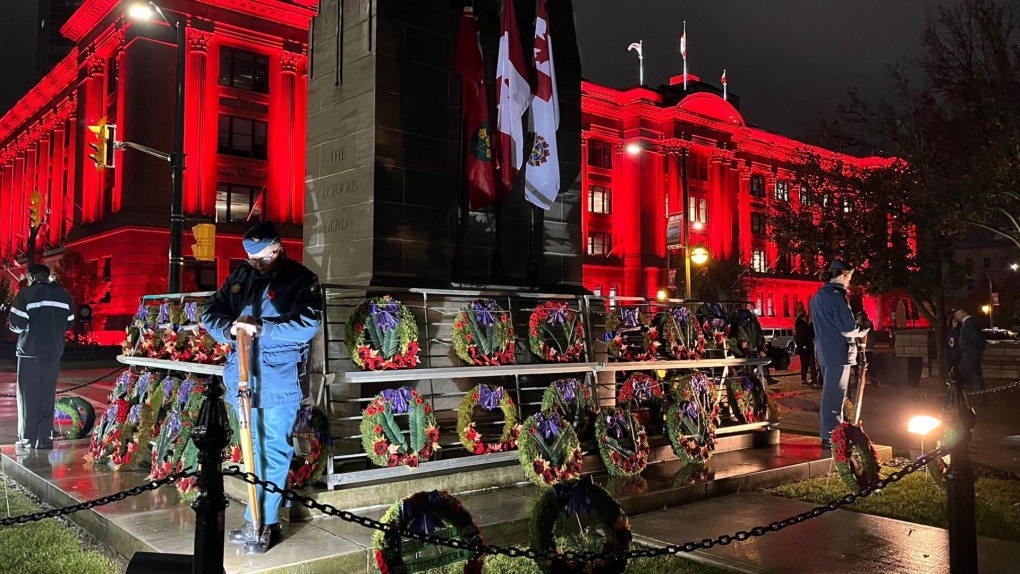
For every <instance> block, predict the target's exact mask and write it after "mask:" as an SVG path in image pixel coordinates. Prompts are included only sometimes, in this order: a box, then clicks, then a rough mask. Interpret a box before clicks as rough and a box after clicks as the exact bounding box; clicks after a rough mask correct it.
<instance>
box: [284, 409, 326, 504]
mask: <svg viewBox="0 0 1020 574" xmlns="http://www.w3.org/2000/svg"><path fill="white" fill-rule="evenodd" d="M292 436H293V437H294V440H295V441H296V442H297V446H298V448H297V449H295V450H294V457H293V458H292V459H291V463H290V472H288V473H287V488H301V487H304V486H308V485H311V484H315V483H316V482H317V481H318V480H319V479H320V478H322V473H324V472H326V462H327V461H328V460H329V457H330V456H332V455H333V437H331V436H330V434H329V418H328V417H326V413H324V412H322V411H321V410H319V409H318V408H316V407H313V406H312V405H308V406H305V407H302V408H301V410H299V411H298V416H297V420H295V421H294V432H293V433H292Z"/></svg>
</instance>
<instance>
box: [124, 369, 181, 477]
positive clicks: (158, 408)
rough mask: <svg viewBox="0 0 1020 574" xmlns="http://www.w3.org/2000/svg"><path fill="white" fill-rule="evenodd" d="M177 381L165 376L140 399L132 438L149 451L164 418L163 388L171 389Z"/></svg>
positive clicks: (164, 394)
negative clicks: (136, 423)
mask: <svg viewBox="0 0 1020 574" xmlns="http://www.w3.org/2000/svg"><path fill="white" fill-rule="evenodd" d="M177 382H178V381H177V380H175V379H174V378H173V377H171V376H169V375H168V376H166V377H165V378H164V379H163V380H162V381H160V382H159V383H156V384H155V385H152V386H151V390H150V392H148V393H147V395H146V397H145V399H144V400H143V401H142V411H141V413H140V415H139V417H138V419H139V420H138V427H137V428H136V429H135V436H134V439H133V440H134V442H135V443H136V444H137V445H138V447H139V448H140V447H144V448H145V449H147V450H149V451H150V452H151V450H152V448H153V447H152V439H153V437H158V436H159V433H160V430H161V427H162V422H163V421H164V420H165V419H166V409H165V408H164V404H163V401H164V398H165V396H166V393H165V390H166V389H167V388H170V389H171V390H172V389H173V386H174V385H175V384H177ZM150 462H151V460H150Z"/></svg>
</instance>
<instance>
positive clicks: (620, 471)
mask: <svg viewBox="0 0 1020 574" xmlns="http://www.w3.org/2000/svg"><path fill="white" fill-rule="evenodd" d="M595 436H597V437H599V438H598V443H599V454H601V455H602V462H603V463H604V464H605V465H606V470H607V471H608V472H609V474H610V476H636V475H639V474H641V471H643V470H644V469H645V466H647V465H648V454H649V453H650V452H651V448H650V447H649V446H648V433H647V432H645V427H644V426H642V425H641V423H640V422H639V421H638V420H637V417H635V416H634V415H632V414H631V413H630V412H628V411H626V410H624V409H621V408H619V407H609V408H605V409H602V411H601V412H600V413H599V416H598V418H597V419H595Z"/></svg>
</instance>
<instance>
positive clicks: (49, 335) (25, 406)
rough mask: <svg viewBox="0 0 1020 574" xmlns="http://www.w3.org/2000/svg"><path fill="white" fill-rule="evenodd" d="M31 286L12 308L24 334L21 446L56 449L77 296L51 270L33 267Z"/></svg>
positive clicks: (20, 373) (20, 347)
mask: <svg viewBox="0 0 1020 574" xmlns="http://www.w3.org/2000/svg"><path fill="white" fill-rule="evenodd" d="M26 279H27V281H28V284H27V285H26V286H25V288H24V289H22V290H21V291H20V292H18V296H17V297H15V298H14V303H13V304H12V305H11V314H10V318H9V319H8V322H9V323H10V325H9V327H10V329H11V331H14V332H15V333H17V334H18V393H17V394H18V441H17V442H16V443H15V446H16V447H20V448H31V447H35V448H37V449H49V448H53V439H52V438H51V437H50V434H51V432H52V431H53V404H54V402H56V392H57V377H59V376H60V357H62V356H63V355H64V342H65V339H66V337H67V330H68V329H69V328H70V326H71V323H72V322H73V321H74V311H73V310H72V308H71V305H72V302H71V295H70V293H68V292H67V290H65V289H64V288H63V287H61V286H60V285H59V284H58V283H57V282H56V281H54V280H53V277H52V275H51V274H50V268H49V267H47V266H45V265H39V264H35V265H30V266H29V267H28V275H27V277H26Z"/></svg>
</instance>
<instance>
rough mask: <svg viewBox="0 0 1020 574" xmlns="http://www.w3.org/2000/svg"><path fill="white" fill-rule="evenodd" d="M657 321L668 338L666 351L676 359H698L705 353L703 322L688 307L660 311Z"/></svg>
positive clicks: (664, 336)
mask: <svg viewBox="0 0 1020 574" xmlns="http://www.w3.org/2000/svg"><path fill="white" fill-rule="evenodd" d="M656 323H657V324H658V325H659V326H660V327H659V328H660V329H662V335H663V338H664V339H665V340H666V352H667V353H668V354H669V355H670V356H672V357H673V358H674V359H677V360H679V361H688V360H690V361H696V360H698V359H700V358H701V357H702V356H703V355H704V354H705V337H704V335H703V334H702V333H701V324H700V323H698V321H697V319H696V318H694V317H693V316H692V315H691V311H690V309H688V308H687V307H671V308H670V309H669V310H668V311H663V312H662V313H659V315H658V319H657V321H656ZM691 339H693V345H691Z"/></svg>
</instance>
